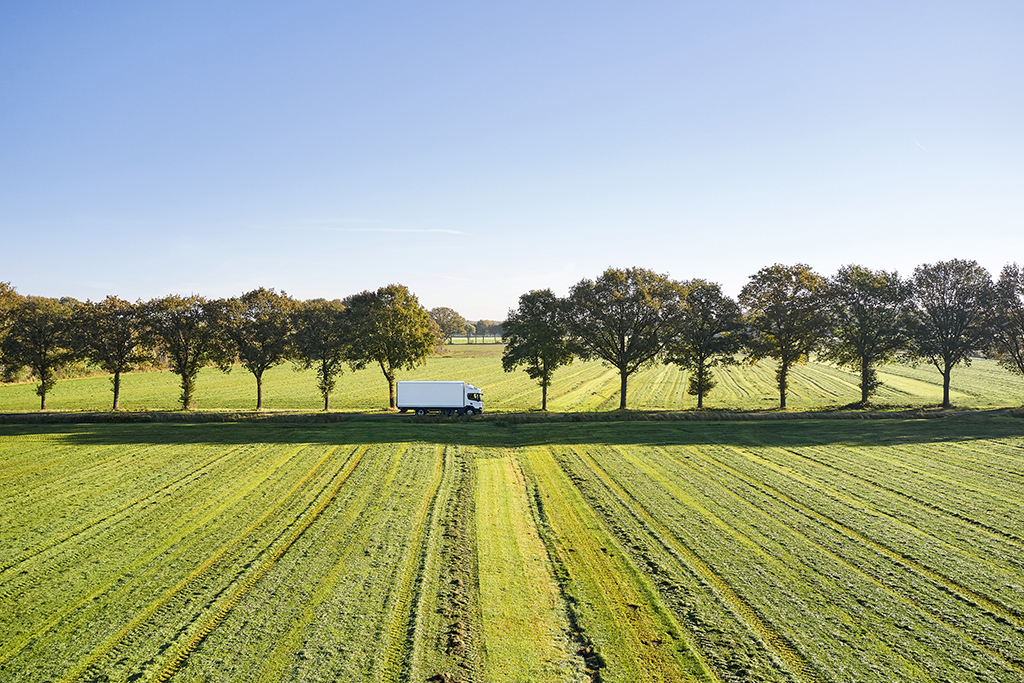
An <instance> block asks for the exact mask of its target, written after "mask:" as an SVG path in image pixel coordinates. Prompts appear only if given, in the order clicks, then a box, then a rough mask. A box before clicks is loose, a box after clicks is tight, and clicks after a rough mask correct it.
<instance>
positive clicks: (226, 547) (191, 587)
mask: <svg viewBox="0 0 1024 683" xmlns="http://www.w3.org/2000/svg"><path fill="white" fill-rule="evenodd" d="M301 448H302V447H301V446H300V447H298V448H296V449H291V450H289V451H286V452H285V454H284V455H283V456H282V457H280V458H279V459H278V461H277V463H278V466H279V465H280V464H281V463H283V462H285V461H286V460H287V459H289V458H290V457H291V456H292V455H293V454H294V452H295V451H298V450H301ZM365 451H366V447H365V446H364V447H361V448H359V449H354V450H353V451H352V452H351V453H350V454H349V456H348V459H347V461H346V463H345V465H343V466H342V468H341V469H339V474H341V473H344V477H347V476H348V473H349V472H351V470H352V469H354V468H355V467H356V465H358V464H359V462H360V460H361V457H362V455H363V453H365ZM333 453H334V449H329V450H328V451H327V452H326V453H325V454H324V455H323V456H322V457H321V458H320V459H319V461H318V462H317V463H316V464H315V465H314V466H313V467H312V468H311V469H310V470H309V471H308V472H306V474H305V475H304V476H303V477H301V478H300V479H299V480H298V481H297V482H296V483H295V484H294V486H293V487H292V488H291V490H290V491H289V492H288V494H287V495H285V496H283V497H282V498H281V499H279V501H278V502H277V503H276V504H275V505H274V506H272V507H271V508H270V509H268V510H267V511H266V512H265V513H264V514H263V515H262V516H261V517H259V518H258V519H256V520H255V521H253V522H252V523H251V524H250V525H249V526H248V527H246V528H245V529H244V530H243V531H242V532H241V533H239V534H237V535H235V536H234V537H233V538H232V539H231V540H229V541H228V542H227V543H225V544H223V545H222V546H221V547H220V548H219V549H218V550H217V552H216V553H214V554H213V555H211V556H210V557H208V558H207V559H206V560H205V561H204V562H203V563H202V564H200V565H199V566H198V567H196V568H195V569H194V570H193V571H192V572H190V573H189V575H188V576H186V577H185V578H184V579H182V580H181V581H179V582H178V583H177V584H176V585H175V586H173V587H172V588H171V589H169V590H168V591H166V592H165V593H164V594H163V595H162V596H161V597H160V598H158V599H157V600H155V601H154V602H152V603H150V604H149V605H148V606H147V608H146V609H145V610H143V611H142V612H141V613H139V614H138V615H136V616H135V618H133V619H132V620H131V621H130V622H129V623H128V624H126V625H125V626H124V627H122V628H121V629H120V630H119V631H118V632H116V633H115V634H114V635H112V636H111V637H109V638H108V639H107V640H106V641H104V643H103V644H102V645H100V646H99V647H98V648H97V649H96V650H94V652H93V653H92V654H91V655H90V656H88V657H86V658H84V659H83V660H82V661H81V662H80V663H79V664H78V665H77V666H76V667H75V668H74V669H72V670H71V671H70V672H69V673H68V674H67V675H66V676H65V678H64V680H65V681H74V680H77V679H78V678H80V677H81V676H83V675H85V674H86V672H87V671H89V670H90V669H93V670H98V667H99V666H100V664H99V663H100V662H101V661H104V660H109V659H110V658H111V656H112V654H111V653H113V652H115V651H116V650H117V649H123V648H125V647H129V645H130V643H132V642H134V637H133V636H132V634H133V633H135V632H137V631H138V630H139V629H140V628H141V627H142V625H143V624H145V623H146V622H148V621H151V620H153V619H155V618H157V617H158V616H159V615H161V614H166V613H168V612H169V611H170V610H172V609H175V605H178V604H179V603H181V602H183V601H185V600H187V599H188V598H189V597H190V596H191V595H192V594H194V593H196V592H197V590H199V589H198V588H197V585H198V584H199V583H201V582H202V581H204V580H205V577H206V576H207V575H209V574H211V573H217V572H214V570H215V569H216V568H217V567H219V566H220V564H221V563H222V561H224V560H226V559H227V558H228V557H233V556H234V554H237V553H239V552H242V551H243V550H244V548H243V547H242V546H244V545H245V542H246V541H248V540H255V539H256V538H257V537H258V531H259V530H261V529H262V528H264V527H265V525H267V524H268V522H269V521H270V520H271V518H272V517H273V516H274V515H275V514H276V513H278V512H279V511H281V510H283V509H285V508H286V507H287V506H288V505H289V504H291V503H292V501H293V499H294V498H295V497H296V495H297V494H300V492H302V491H303V489H304V488H305V487H306V486H307V484H308V482H309V481H310V480H311V479H312V478H313V476H314V475H315V474H316V473H317V472H319V471H320V470H321V469H322V467H323V465H324V464H325V463H326V462H327V461H328V460H329V459H330V458H331V456H332V455H333ZM274 469H276V466H275V467H271V468H268V469H267V470H266V472H267V473H269V472H271V471H273V470H274ZM336 476H337V475H336ZM262 481H263V479H262V478H258V477H254V478H253V479H252V480H250V481H247V482H245V486H239V487H238V490H237V492H236V493H235V495H232V496H230V497H228V498H226V499H223V500H222V501H220V503H221V505H219V506H218V507H217V508H215V509H214V510H212V511H211V512H210V513H209V514H208V515H207V516H205V517H204V518H203V521H208V520H212V519H215V518H216V517H217V516H218V515H219V514H220V513H221V512H222V511H223V510H226V509H229V508H231V507H232V506H233V505H235V504H236V502H237V501H238V500H241V499H242V498H244V496H245V495H246V494H247V493H249V492H250V491H251V490H253V489H255V488H256V487H258V486H259V485H260V484H261V482H262ZM194 526H198V525H190V526H189V527H184V528H182V529H179V530H177V533H176V534H175V537H174V539H172V541H174V542H180V541H181V540H182V539H184V538H186V537H187V536H188V535H189V532H190V530H191V529H192V528H194ZM282 533H283V532H282ZM278 538H280V536H278ZM175 539H176V540H175ZM276 540H277V539H275V541H276ZM268 549H269V548H268ZM147 558H148V556H147ZM144 561H147V559H145V558H144V559H142V560H140V562H144ZM257 571H258V569H257ZM125 590H130V587H126V588H125ZM222 590H224V589H222ZM100 594H102V593H100Z"/></svg>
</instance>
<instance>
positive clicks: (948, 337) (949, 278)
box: [909, 259, 994, 408]
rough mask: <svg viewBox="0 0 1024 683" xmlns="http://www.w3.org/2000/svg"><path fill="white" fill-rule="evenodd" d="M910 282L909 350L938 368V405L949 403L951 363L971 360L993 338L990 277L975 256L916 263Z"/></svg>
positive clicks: (913, 355) (992, 299)
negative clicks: (940, 396)
mask: <svg viewBox="0 0 1024 683" xmlns="http://www.w3.org/2000/svg"><path fill="white" fill-rule="evenodd" d="M911 282H912V302H913V305H914V309H915V310H914V317H913V324H912V329H911V334H910V343H909V349H910V354H911V356H912V357H913V358H917V359H921V360H925V361H927V362H929V363H931V364H932V365H934V366H935V368H936V369H937V370H938V371H939V372H940V373H942V407H943V408H949V407H950V402H949V382H950V376H951V374H952V371H953V368H954V367H956V366H957V365H959V364H961V363H962V364H964V365H970V363H971V355H972V354H973V353H975V352H977V351H980V350H982V349H984V348H986V347H987V346H988V345H989V343H990V342H991V339H992V331H991V328H990V324H989V323H990V313H989V311H990V308H991V307H992V305H993V303H994V292H993V289H992V278H991V276H989V274H988V271H987V270H985V269H984V268H982V267H981V266H979V265H978V263H977V262H976V261H966V260H962V259H952V260H950V261H939V262H937V263H926V264H924V265H922V266H918V267H917V268H915V269H914V277H913V279H912V281H911Z"/></svg>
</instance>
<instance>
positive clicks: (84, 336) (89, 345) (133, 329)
mask: <svg viewBox="0 0 1024 683" xmlns="http://www.w3.org/2000/svg"><path fill="white" fill-rule="evenodd" d="M143 318H144V316H143V313H142V305H141V304H138V303H135V304H133V303H131V302H130V301H125V300H124V299H119V298H117V297H116V296H108V297H107V298H106V299H104V300H103V301H100V302H99V303H92V302H91V301H90V302H86V304H85V306H84V307H83V308H82V310H81V325H80V327H79V334H80V335H81V346H82V349H83V352H84V354H85V355H86V357H88V358H89V359H91V360H92V361H93V362H95V363H96V364H97V365H99V366H100V367H101V368H103V369H104V370H106V371H107V372H109V373H110V374H111V378H110V382H111V384H112V385H113V392H114V404H113V406H112V408H111V410H117V409H118V408H119V402H120V395H121V375H122V374H123V373H125V372H130V371H131V370H134V369H135V367H136V366H138V365H139V364H140V363H143V362H145V361H146V360H148V359H150V358H152V352H151V349H150V338H149V336H148V335H147V334H146V328H145V324H144V319H143Z"/></svg>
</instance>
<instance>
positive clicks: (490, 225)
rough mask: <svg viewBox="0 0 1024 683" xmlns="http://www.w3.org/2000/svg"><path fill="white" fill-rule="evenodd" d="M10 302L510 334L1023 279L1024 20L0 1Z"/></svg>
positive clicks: (924, 14)
mask: <svg viewBox="0 0 1024 683" xmlns="http://www.w3.org/2000/svg"><path fill="white" fill-rule="evenodd" d="M0 236H2V238H3V239H2V249H3V265H2V268H0V280H3V281H10V282H11V283H12V284H13V285H14V286H15V287H17V288H18V290H19V291H20V292H22V293H23V294H37V295H46V296H62V295H68V296H74V297H77V298H79V299H86V298H91V299H93V300H96V299H100V298H102V297H104V296H106V295H107V294H117V295H119V296H121V297H123V298H127V299H136V298H143V299H148V298H151V297H155V296H161V295H165V294H170V293H178V294H188V293H192V292H194V293H199V294H203V295H206V296H211V297H220V296H230V295H235V294H241V293H242V292H244V291H247V290H249V289H252V288H255V287H258V286H265V287H274V288H276V289H278V290H282V289H283V290H285V291H287V292H288V293H290V294H292V295H294V296H297V297H299V298H312V297H327V298H335V297H344V296H346V295H349V294H352V293H355V292H358V291H361V290H364V289H375V288H377V287H379V286H382V285H385V284H389V283H392V282H400V283H402V284H405V285H407V286H408V287H409V288H410V289H411V290H412V291H414V292H415V293H416V294H417V295H418V296H419V298H420V301H421V302H422V303H423V304H424V305H425V306H427V307H428V308H430V307H434V306H450V307H452V308H455V309H456V310H458V311H460V312H461V313H462V314H463V315H464V316H465V317H467V318H470V319H478V318H502V317H503V316H504V315H505V314H506V312H507V311H508V309H509V308H510V307H514V306H515V305H516V302H517V299H518V297H519V295H520V294H522V293H524V292H526V291H528V290H531V289H540V288H545V287H550V288H552V289H553V290H554V291H555V292H556V293H558V294H565V293H566V292H567V291H568V288H569V287H570V286H571V285H572V284H574V283H575V282H577V281H579V280H580V279H581V278H584V277H591V278H592V277H596V276H597V275H599V274H600V273H601V272H602V271H603V270H604V269H605V268H607V267H609V266H615V267H628V266H642V267H646V268H651V269H653V270H656V271H659V272H663V273H668V274H669V275H671V276H672V277H674V278H677V279H690V278H695V277H701V278H705V279H709V280H713V281H717V282H720V283H722V284H723V286H724V287H725V289H726V291H727V292H729V293H730V294H733V295H735V294H737V293H738V291H739V289H740V287H742V285H743V284H744V283H745V282H746V280H747V278H748V277H749V276H750V275H752V274H753V273H754V272H756V271H757V270H758V269H759V268H761V267H763V266H766V265H770V264H772V263H775V262H780V263H796V262H805V263H809V264H810V265H811V266H813V267H814V268H815V269H816V270H818V272H820V273H822V274H824V275H829V274H831V273H833V272H834V271H835V270H836V269H837V268H838V267H839V266H840V265H843V264H847V263H859V264H862V265H866V266H869V267H872V268H884V269H887V270H898V271H900V273H902V274H904V275H909V274H910V273H911V271H912V270H913V268H914V266H916V265H918V264H921V263H926V262H934V261H936V260H941V259H948V258H954V257H956V258H973V259H977V260H978V261H979V262H980V263H981V264H982V265H983V266H985V267H986V268H988V269H989V270H990V271H991V272H992V273H993V275H996V274H997V273H998V271H999V269H1000V268H1001V267H1002V266H1003V265H1004V264H1005V263H1006V262H1010V261H1018V262H1024V2H1021V1H1020V0H1010V1H1006V2H994V1H987V0H971V1H970V2H967V1H961V2H942V1H941V0H930V1H921V2H913V1H908V2H901V1H900V0H884V1H877V2H875V1H864V0H859V1H856V2H853V1H851V2H844V1H842V0H837V1H822V0H814V1H808V2H800V1H794V2H769V1H765V0H757V1H748V2H743V1H729V0H722V1H714V2H712V1H710V0H709V1H707V2H629V3H625V2H615V3H610V2H557V1H556V2H550V1H546V2H529V1H527V2H522V1H520V2H514V3H511V2H509V3H505V2H443V1H439V2H433V3H412V2H402V3H398V2H387V1H385V2H372V3H371V2H345V3H338V2H287V3H286V2H274V3H269V2H254V1H251V0H246V1H245V2H241V1H238V2H215V1H214V2H209V1H204V2H193V1H191V0H175V1H173V2H135V1H131V2H128V1H124V2H103V1H97V2H71V1H68V2H45V1H38V2H35V1H34V2H16V1H14V0H0Z"/></svg>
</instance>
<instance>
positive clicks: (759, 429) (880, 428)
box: [0, 413, 1024, 448]
mask: <svg viewBox="0 0 1024 683" xmlns="http://www.w3.org/2000/svg"><path fill="white" fill-rule="evenodd" d="M293 417H294V416H293ZM338 419H342V420H343V421H333V422H316V421H312V420H306V421H303V420H301V419H291V420H289V421H275V420H265V419H264V420H251V421H240V422H235V421H232V422H202V421H200V422H195V421H193V422H185V421H176V422H143V423H89V424H81V423H78V424H74V423H63V424H47V423H33V424H0V439H2V440H10V439H18V438H19V437H21V438H24V437H30V436H43V435H46V436H52V437H54V438H56V439H59V440H61V441H63V442H64V443H69V444H73V445H107V446H109V445H120V444H123V445H129V444H154V445H174V444H201V443H206V444H223V445H234V444H243V443H269V444H275V443H281V444H302V443H324V444H377V443H379V444H384V443H396V442H420V443H431V444H453V445H462V446H476V447H483V448H514V447H523V446H542V445H579V444H607V445H619V446H629V445H638V446H640V445H644V446H680V445H682V446H700V445H702V444H720V445H731V446H750V447H754V446H761V447H766V446H767V447H775V446H777V447H799V446H812V445H825V444H837V445H849V446H892V445H899V444H915V443H937V442H945V441H965V440H976V439H998V438H1013V437H1017V438H1020V437H1024V419H1020V418H1017V417H1010V416H1007V415H1005V414H993V413H983V414H946V415H944V416H942V417H932V418H929V419H920V418H918V419H908V418H899V419H897V418H892V419H870V420H837V419H822V418H803V417H802V418H800V419H771V420H757V421H703V420H702V421H681V420H661V421H637V420H627V419H623V420H614V419H609V420H601V421H575V420H573V419H571V417H569V418H566V419H561V420H559V419H545V420H544V421H540V422H525V423H519V422H516V421H515V420H510V419H502V416H489V418H488V419H477V420H471V421H466V420H461V419H450V420H445V421H429V420H428V421H425V420H422V419H417V418H408V417H405V416H395V415H379V416H346V417H344V418H338Z"/></svg>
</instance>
